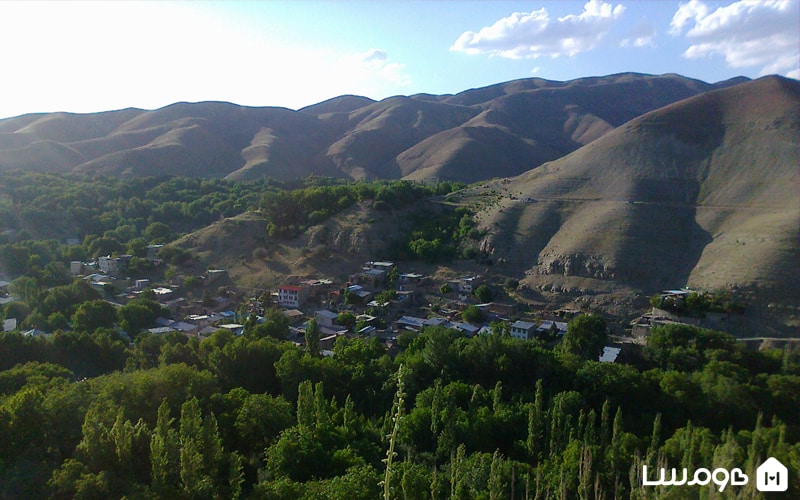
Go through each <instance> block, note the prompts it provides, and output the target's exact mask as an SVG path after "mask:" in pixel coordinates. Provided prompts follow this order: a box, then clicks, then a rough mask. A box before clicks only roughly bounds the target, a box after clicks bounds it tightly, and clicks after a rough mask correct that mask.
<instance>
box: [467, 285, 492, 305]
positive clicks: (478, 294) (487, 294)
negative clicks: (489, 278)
mask: <svg viewBox="0 0 800 500" xmlns="http://www.w3.org/2000/svg"><path fill="white" fill-rule="evenodd" d="M472 296H473V297H475V298H476V299H477V300H478V302H480V303H481V304H485V303H487V302H491V301H492V299H493V298H494V295H493V294H492V291H491V290H490V289H489V287H488V286H486V285H480V286H479V287H478V288H476V289H475V290H473V291H472Z"/></svg>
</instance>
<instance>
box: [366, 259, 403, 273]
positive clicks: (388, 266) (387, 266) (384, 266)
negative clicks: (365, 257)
mask: <svg viewBox="0 0 800 500" xmlns="http://www.w3.org/2000/svg"><path fill="white" fill-rule="evenodd" d="M394 266H395V264H394V262H388V261H370V262H366V263H365V264H364V269H365V270H375V271H383V272H385V273H386V274H389V273H391V272H392V269H394Z"/></svg>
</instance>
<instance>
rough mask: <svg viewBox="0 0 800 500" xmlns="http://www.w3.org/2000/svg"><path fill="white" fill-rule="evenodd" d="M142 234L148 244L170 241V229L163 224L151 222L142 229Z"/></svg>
mask: <svg viewBox="0 0 800 500" xmlns="http://www.w3.org/2000/svg"><path fill="white" fill-rule="evenodd" d="M143 234H144V238H145V239H146V240H147V241H149V242H150V243H156V244H157V243H166V242H168V241H169V240H171V239H172V229H170V227H169V226H168V225H166V224H164V223H163V222H153V223H152V224H150V225H149V226H147V227H146V228H145V229H144V233H143Z"/></svg>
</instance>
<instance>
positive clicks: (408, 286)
mask: <svg viewBox="0 0 800 500" xmlns="http://www.w3.org/2000/svg"><path fill="white" fill-rule="evenodd" d="M423 278H424V276H423V275H421V274H418V273H403V274H401V275H399V276H398V277H397V290H398V291H400V292H413V291H414V290H416V289H417V287H418V286H420V284H421V283H422V280H423Z"/></svg>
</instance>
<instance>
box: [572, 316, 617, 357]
mask: <svg viewBox="0 0 800 500" xmlns="http://www.w3.org/2000/svg"><path fill="white" fill-rule="evenodd" d="M606 338H607V332H606V320H605V319H604V318H603V317H602V316H598V315H595V314H581V315H579V316H577V317H576V318H575V319H573V320H572V321H570V322H569V324H568V325H567V333H566V334H565V335H564V340H563V341H562V342H561V344H560V348H561V349H562V350H563V351H564V352H569V353H572V354H576V355H578V356H580V357H582V358H584V359H589V360H594V361H597V359H598V357H600V355H601V354H602V353H603V347H604V346H605V344H606Z"/></svg>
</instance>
